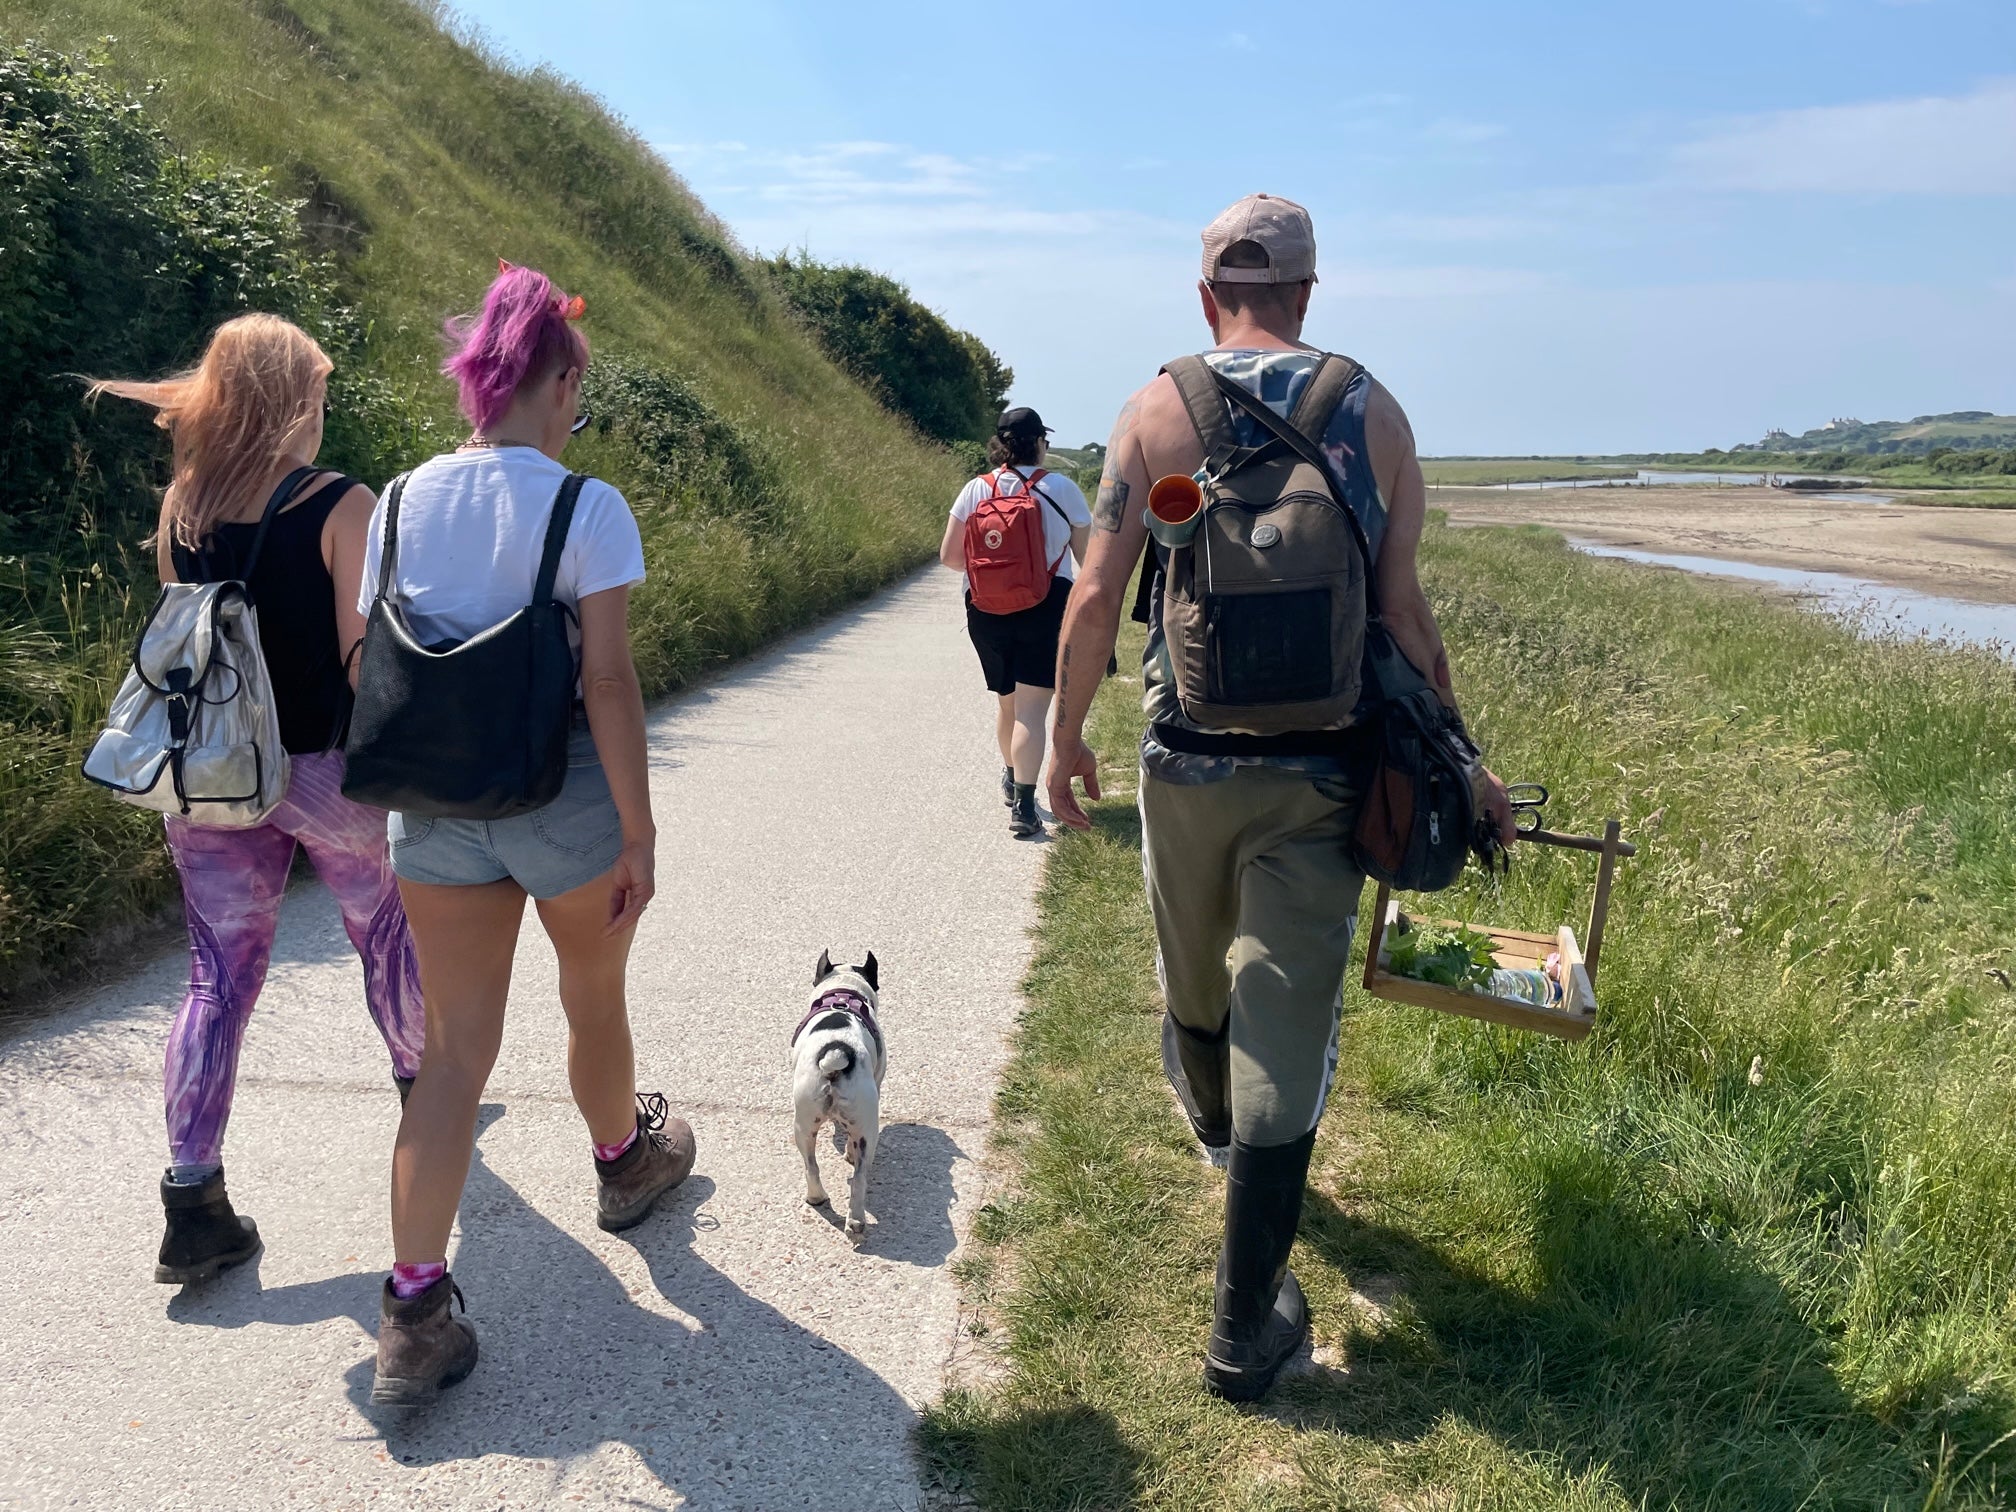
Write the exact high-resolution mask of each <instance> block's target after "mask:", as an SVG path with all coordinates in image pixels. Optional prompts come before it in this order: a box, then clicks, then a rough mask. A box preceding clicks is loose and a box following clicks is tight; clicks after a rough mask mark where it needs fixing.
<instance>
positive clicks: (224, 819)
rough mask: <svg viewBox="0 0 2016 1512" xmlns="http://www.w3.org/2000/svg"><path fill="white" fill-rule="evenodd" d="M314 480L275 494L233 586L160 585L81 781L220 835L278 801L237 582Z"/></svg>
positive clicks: (272, 740)
mask: <svg viewBox="0 0 2016 1512" xmlns="http://www.w3.org/2000/svg"><path fill="white" fill-rule="evenodd" d="M315 471H316V470H315V469H314V468H312V467H300V468H296V469H295V470H294V471H293V472H290V473H289V474H288V475H287V476H286V477H285V478H282V479H281V480H280V486H279V487H278V488H276V489H274V490H273V496H272V498H270V499H268V500H267V501H266V508H265V511H264V512H263V513H262V514H261V515H260V516H259V529H258V530H257V532H255V533H254V535H253V537H252V549H251V551H250V552H249V553H248V554H247V556H246V559H245V566H244V570H243V576H242V577H239V578H231V579H226V580H223V581H220V582H214V583H164V584H162V585H161V596H160V597H159V598H157V599H156V600H155V601H154V609H153V612H152V613H150V614H149V615H148V616H147V623H146V624H145V625H144V626H142V627H141V630H140V635H139V638H138V640H137V641H136V642H135V643H134V646H133V657H132V665H131V668H130V669H129V670H128V671H127V673H126V677H125V679H124V681H122V682H121V683H120V685H119V692H118V694H117V695H116V696H115V697H114V698H113V700H112V712H111V715H110V717H109V718H108V719H107V720H106V723H105V729H104V730H103V732H102V733H100V735H99V736H98V738H97V740H95V741H93V742H92V745H91V749H90V751H89V753H88V754H86V756H85V757H84V767H83V771H84V777H85V779H86V780H87V781H90V782H95V783H97V784H98V785H99V786H100V787H103V788H106V789H108V790H109V791H110V792H111V794H112V796H113V797H115V798H118V799H120V800H122V801H123V802H126V803H131V804H134V805H136V806H138V807H140V808H145V809H154V810H157V811H158V812H160V813H164V814H177V815H180V816H181V817H182V818H184V819H187V820H189V821H190V822H191V823H192V824H207V825H216V826H220V827H223V828H230V829H249V828H251V827H252V826H254V825H258V824H263V823H265V821H266V816H267V815H268V814H270V813H272V812H273V810H274V809H275V808H276V807H277V806H278V805H279V803H280V800H281V799H282V798H283V797H285V796H286V794H287V781H288V778H289V776H290V774H291V768H290V764H289V762H288V759H287V750H286V747H285V746H283V745H282V744H281V743H280V712H279V706H278V705H277V704H276V703H275V702H274V698H273V680H272V677H271V675H270V674H269V673H268V672H267V669H266V655H265V652H264V651H263V650H261V649H260V645H259V611H258V608H257V607H256V606H255V605H254V603H253V602H252V594H251V591H250V590H249V589H248V588H247V587H246V586H245V584H246V580H248V579H250V578H251V576H252V573H253V569H254V568H256V567H257V566H258V564H259V553H260V551H261V549H262V548H263V547H264V546H265V544H266V532H267V529H268V528H269V527H270V526H271V525H272V523H273V517H274V516H275V515H277V514H278V513H279V512H280V510H281V509H282V508H283V507H284V506H285V505H286V504H287V503H288V502H289V501H290V500H291V499H293V497H294V495H295V494H296V493H297V492H298V491H299V489H300V487H301V485H302V484H304V483H306V482H307V481H308V479H309V478H311V477H313V476H314V474H315Z"/></svg>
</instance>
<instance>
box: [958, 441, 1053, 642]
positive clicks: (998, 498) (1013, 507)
mask: <svg viewBox="0 0 2016 1512" xmlns="http://www.w3.org/2000/svg"><path fill="white" fill-rule="evenodd" d="M1002 473H1014V474H1015V476H1016V477H1017V478H1018V479H1020V480H1021V482H1022V491H1021V492H1019V493H1011V494H1004V493H1003V492H1001V474H1002ZM1043 476H1044V471H1043V469H1042V468H1040V467H1039V468H1037V469H1036V471H1034V472H1033V473H1030V474H1029V475H1028V476H1027V477H1024V476H1023V475H1022V473H1021V472H1020V471H1018V470H1017V469H1015V468H1012V467H1004V468H1002V469H1000V470H999V471H998V472H993V473H989V474H988V475H987V497H986V498H984V499H982V500H980V502H979V503H977V504H975V505H974V506H973V513H972V514H971V515H970V516H969V517H968V518H967V520H966V586H967V588H968V589H969V590H970V591H971V593H972V595H973V607H974V608H975V609H978V610H979V611H980V612H981V613H983V614H1015V613H1018V612H1019V611H1021V610H1023V609H1034V608H1035V607H1036V606H1037V605H1038V604H1040V603H1042V602H1043V600H1044V599H1046V598H1048V597H1049V596H1050V584H1051V581H1052V580H1053V579H1054V578H1055V577H1056V576H1057V569H1058V567H1059V566H1060V565H1061V564H1062V563H1063V561H1064V551H1069V550H1070V549H1071V543H1070V540H1069V539H1068V537H1067V539H1066V540H1065V543H1064V551H1060V552H1058V553H1057V556H1056V558H1055V559H1054V560H1051V559H1049V556H1048V553H1046V552H1045V551H1044V549H1043V511H1042V509H1041V507H1040V506H1039V505H1038V503H1037V501H1038V500H1039V499H1040V500H1041V501H1042V502H1043V503H1044V504H1048V505H1049V506H1050V507H1051V508H1052V509H1056V510H1057V517H1058V518H1059V519H1060V520H1063V521H1064V523H1065V524H1066V525H1067V526H1068V525H1069V524H1070V523H1071V521H1070V517H1069V516H1067V515H1066V514H1065V513H1064V511H1063V510H1061V509H1058V508H1057V502H1056V500H1054V499H1052V498H1051V497H1050V496H1049V495H1048V494H1046V493H1044V492H1043V491H1042V490H1041V489H1039V488H1038V487H1037V486H1036V483H1037V480H1038V479H1040V478H1042V477H1043Z"/></svg>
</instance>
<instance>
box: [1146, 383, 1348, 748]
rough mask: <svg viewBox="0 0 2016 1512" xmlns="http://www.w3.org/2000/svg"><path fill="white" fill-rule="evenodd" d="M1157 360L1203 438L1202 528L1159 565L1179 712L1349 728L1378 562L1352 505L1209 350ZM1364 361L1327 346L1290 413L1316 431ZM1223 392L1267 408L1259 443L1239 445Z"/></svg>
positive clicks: (1305, 432)
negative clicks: (1285, 439)
mask: <svg viewBox="0 0 2016 1512" xmlns="http://www.w3.org/2000/svg"><path fill="white" fill-rule="evenodd" d="M1162 371H1163V372H1165V373H1167V374H1168V375H1169V376H1170V377H1171V378H1172V379H1174V380H1175V383H1176V388H1177V391H1178V392H1179V393H1180V394H1181V395H1182V396H1183V403H1184V405H1185V407H1186V408H1187V409H1188V410H1189V412H1190V423H1191V424H1192V425H1193V426H1195V427H1196V430H1197V439H1198V440H1199V441H1200V442H1201V443H1202V444H1203V447H1204V480H1203V490H1204V503H1203V507H1202V511H1201V514H1200V517H1199V520H1198V524H1197V533H1196V535H1194V536H1193V537H1192V538H1191V539H1190V541H1189V542H1188V543H1187V544H1186V545H1183V546H1178V547H1176V548H1174V549H1172V550H1171V551H1170V552H1169V553H1168V560H1167V562H1166V564H1165V567H1164V570H1163V572H1162V574H1161V579H1162V633H1163V637H1164V640H1165V643H1166V645H1167V647H1168V651H1169V662H1170V667H1171V670H1172V671H1173V672H1174V674H1175V684H1176V694H1177V698H1178V700H1179V701H1180V702H1181V704H1182V708H1183V714H1184V717H1185V718H1186V719H1188V720H1190V721H1191V722H1192V723H1193V724H1196V725H1198V726H1200V727H1202V728H1203V729H1206V730H1213V731H1222V732H1224V733H1226V734H1236V735H1281V734H1287V733H1290V732H1300V731H1313V730H1335V729H1340V728H1342V727H1343V726H1344V725H1346V724H1348V723H1349V722H1350V718H1351V711H1352V710H1353V709H1354V708H1356V707H1357V704H1358V691H1359V679H1360V665H1361V663H1362V661H1363V657H1364V647H1365V611H1366V579H1367V576H1368V575H1369V573H1370V571H1371V554H1370V552H1369V551H1368V550H1367V548H1366V544H1365V540H1364V533H1363V530H1362V528H1361V527H1360V525H1359V523H1358V519H1357V516H1355V515H1354V514H1352V512H1351V510H1350V508H1349V506H1348V505H1347V504H1346V503H1345V502H1344V500H1343V499H1341V498H1339V497H1338V495H1337V491H1336V487H1335V485H1334V484H1333V482H1332V480H1331V477H1330V475H1329V473H1328V472H1327V471H1325V470H1321V469H1319V468H1317V467H1316V466H1315V465H1314V464H1313V462H1312V461H1310V460H1309V459H1307V458H1305V457H1304V456H1302V455H1301V454H1300V453H1299V452H1298V451H1297V450H1296V449H1293V448H1290V447H1285V446H1283V445H1282V444H1281V440H1280V438H1279V437H1278V436H1277V435H1275V434H1273V433H1272V431H1273V429H1274V427H1278V426H1279V425H1280V424H1281V421H1280V420H1279V418H1278V417H1276V416H1275V415H1274V414H1273V412H1272V411H1271V410H1268V409H1267V408H1266V406H1265V405H1264V404H1262V403H1261V401H1260V400H1258V399H1256V398H1254V397H1253V396H1252V395H1251V394H1249V393H1247V392H1246V390H1245V389H1243V388H1241V387H1240V386H1239V385H1238V384H1236V383H1234V382H1232V381H1231V380H1230V379H1228V378H1225V377H1223V376H1221V375H1220V374H1219V373H1218V372H1216V371H1215V370H1214V369H1213V368H1212V367H1211V365H1210V364H1209V363H1207V362H1205V361H1204V359H1203V358H1201V357H1179V358H1177V359H1176V360H1175V361H1174V362H1172V363H1170V364H1169V365H1168V366H1167V367H1165V368H1163V370H1162ZM1359 371H1360V369H1359V366H1358V364H1357V363H1355V362H1353V361H1352V360H1351V359H1350V358H1348V357H1339V356H1335V355H1330V356H1326V357H1324V359H1323V361H1322V363H1321V365H1320V366H1318V368H1317V369H1316V371H1315V372H1314V373H1313V374H1312V375H1311V376H1310V379H1309V382H1308V384H1307V385H1306V386H1305V387H1304V389H1303V391H1302V397H1301V399H1300V400H1299V401H1298V402H1297V404H1296V406H1295V410H1294V413H1293V414H1291V415H1290V416H1289V417H1288V422H1287V423H1288V426H1289V427H1290V428H1291V429H1292V430H1294V431H1295V432H1296V433H1298V435H1299V436H1300V437H1303V438H1311V437H1320V436H1321V435H1322V434H1323V431H1324V430H1325V428H1326V427H1327V426H1328V425H1329V422H1330V417H1331V415H1332V414H1333V413H1334V412H1335V411H1336V408H1337V406H1338V404H1339V403H1340V402H1341V401H1342V399H1343V397H1344V392H1345V390H1346V389H1347V388H1349V387H1350V385H1351V382H1352V380H1353V379H1355V378H1356V377H1357V376H1358V373H1359ZM1228 404H1236V405H1239V406H1240V407H1241V408H1243V409H1246V410H1247V411H1248V412H1249V413H1253V414H1254V415H1255V418H1256V419H1260V420H1261V421H1262V424H1263V426H1264V427H1265V430H1264V431H1263V435H1264V439H1263V440H1262V442H1261V444H1259V445H1258V446H1241V445H1240V444H1239V438H1238V435H1237V433H1236V432H1235V431H1234V430H1233V426H1232V418H1231V413H1230V411H1229V410H1228V408H1227V405H1228ZM1316 444H1320V443H1313V442H1312V444H1311V447H1310V449H1311V450H1314V449H1315V445H1316Z"/></svg>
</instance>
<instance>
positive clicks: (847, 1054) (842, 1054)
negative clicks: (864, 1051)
mask: <svg viewBox="0 0 2016 1512" xmlns="http://www.w3.org/2000/svg"><path fill="white" fill-rule="evenodd" d="M816 1064H817V1065H818V1067H819V1074H820V1075H821V1076H823V1077H825V1078H826V1080H828V1081H829V1082H833V1081H838V1080H840V1078H841V1077H843V1076H845V1075H846V1074H847V1073H848V1072H849V1071H852V1070H853V1069H854V1047H853V1046H852V1045H828V1046H827V1047H826V1048H825V1049H824V1050H821V1051H820V1052H819V1059H818V1061H817V1063H816Z"/></svg>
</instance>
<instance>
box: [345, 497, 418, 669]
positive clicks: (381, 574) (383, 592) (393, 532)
mask: <svg viewBox="0 0 2016 1512" xmlns="http://www.w3.org/2000/svg"><path fill="white" fill-rule="evenodd" d="M412 476H413V475H412V474H411V473H401V474H399V476H398V477H396V478H394V479H393V480H392V482H391V485H390V486H389V487H388V488H386V490H385V544H384V545H383V546H382V547H381V548H380V549H379V552H378V592H377V594H376V595H375V596H376V597H378V598H381V599H383V598H391V597H393V590H394V583H393V578H394V574H396V573H397V572H398V570H399V501H400V500H401V499H403V498H404V497H405V496H406V480H407V479H408V478H410V477H412ZM358 644H359V645H362V644H363V642H361V641H360V642H358Z"/></svg>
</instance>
